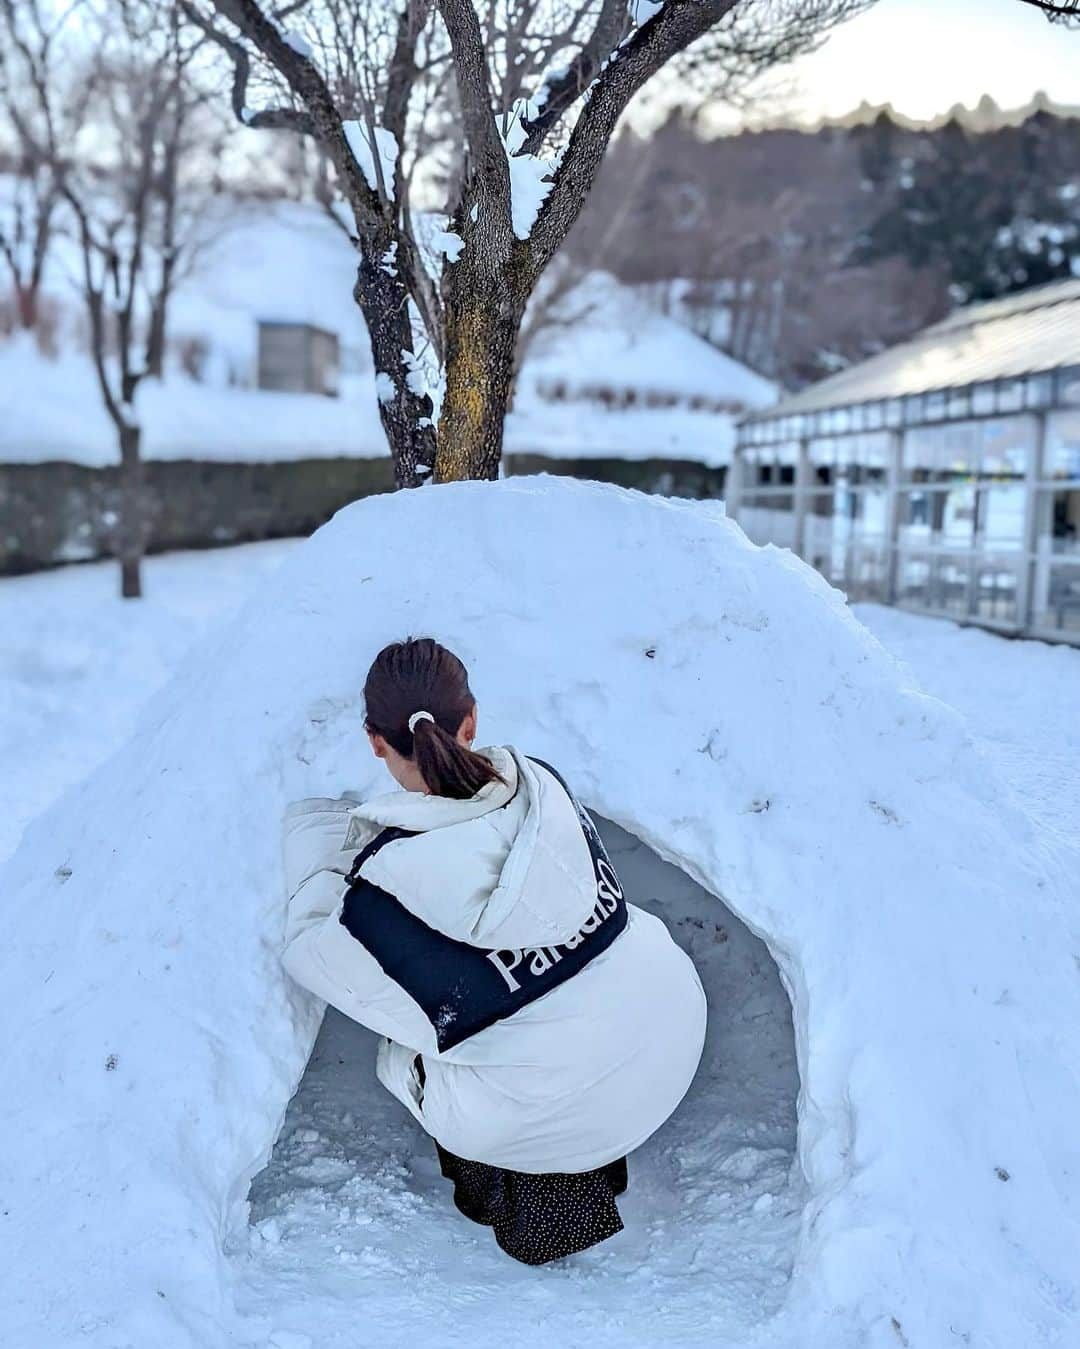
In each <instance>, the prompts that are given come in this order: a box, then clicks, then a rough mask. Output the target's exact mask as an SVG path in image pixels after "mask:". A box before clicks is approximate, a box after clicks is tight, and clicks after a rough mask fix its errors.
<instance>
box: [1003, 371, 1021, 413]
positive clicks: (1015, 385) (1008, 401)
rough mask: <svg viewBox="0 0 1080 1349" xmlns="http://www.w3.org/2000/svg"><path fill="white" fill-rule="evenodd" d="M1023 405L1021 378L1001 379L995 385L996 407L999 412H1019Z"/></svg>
mask: <svg viewBox="0 0 1080 1349" xmlns="http://www.w3.org/2000/svg"><path fill="white" fill-rule="evenodd" d="M1023 406H1024V381H1023V380H1022V379H1013V380H1002V381H1001V383H1000V384H998V386H997V409H998V411H999V412H1019V411H1020V409H1021V408H1022V407H1023Z"/></svg>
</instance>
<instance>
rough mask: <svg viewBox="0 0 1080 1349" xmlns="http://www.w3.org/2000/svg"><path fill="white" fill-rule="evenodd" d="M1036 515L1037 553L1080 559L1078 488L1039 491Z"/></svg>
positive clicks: (1079, 501)
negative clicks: (1059, 490) (1065, 490)
mask: <svg viewBox="0 0 1080 1349" xmlns="http://www.w3.org/2000/svg"><path fill="white" fill-rule="evenodd" d="M1035 512H1036V514H1035V521H1036V524H1035V550H1036V552H1038V553H1042V554H1046V553H1050V554H1063V555H1065V556H1070V557H1073V556H1080V487H1078V488H1075V489H1074V490H1072V491H1068V492H1054V491H1046V490H1043V491H1041V492H1040V493H1039V495H1038V497H1037V499H1036V503H1035Z"/></svg>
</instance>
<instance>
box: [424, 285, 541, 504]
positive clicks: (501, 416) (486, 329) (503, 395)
mask: <svg viewBox="0 0 1080 1349" xmlns="http://www.w3.org/2000/svg"><path fill="white" fill-rule="evenodd" d="M455 290H457V291H458V294H456V295H452V296H450V297H449V298H448V302H447V305H446V393H445V396H444V398H443V405H442V413H441V416H440V418H439V437H438V449H437V451H436V458H435V481H436V482H458V481H461V480H462V479H465V478H497V477H498V476H499V462H500V460H501V458H502V443H503V422H504V420H505V418H506V411H507V407H508V405H509V399H510V392H511V389H512V388H513V381H514V351H515V347H516V344H517V335H518V329H519V328H520V326H521V318H522V313H523V310H524V301H520V300H517V299H516V298H514V297H513V296H512V295H511V294H510V293H509V292H508V291H507V292H504V293H503V294H502V295H499V296H496V297H490V296H486V295H484V294H482V293H479V294H478V293H477V291H476V290H475V289H474V288H471V287H470V286H469V285H468V283H467V281H466V280H465V278H464V277H463V278H462V284H460V285H459V286H456V287H455ZM462 292H465V293H462Z"/></svg>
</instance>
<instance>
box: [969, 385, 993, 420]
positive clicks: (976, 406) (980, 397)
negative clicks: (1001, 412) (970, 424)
mask: <svg viewBox="0 0 1080 1349" xmlns="http://www.w3.org/2000/svg"><path fill="white" fill-rule="evenodd" d="M995 402H996V400H995V398H994V386H993V385H992V384H977V385H976V386H975V388H974V389H973V390H972V394H971V410H972V412H973V413H974V414H975V416H976V417H987V416H989V415H990V414H991V413H992V412H993V411H994V406H995Z"/></svg>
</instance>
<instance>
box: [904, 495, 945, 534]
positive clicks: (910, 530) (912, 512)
mask: <svg viewBox="0 0 1080 1349" xmlns="http://www.w3.org/2000/svg"><path fill="white" fill-rule="evenodd" d="M936 495H937V494H936V493H931V492H920V491H911V492H902V493H901V494H900V503H899V505H900V511H899V531H898V533H899V538H900V542H901V543H904V544H915V545H916V546H919V545H923V546H925V545H926V544H928V543H929V542H930V539H931V536H932V534H933V520H932V498H933V497H934V496H936Z"/></svg>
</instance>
